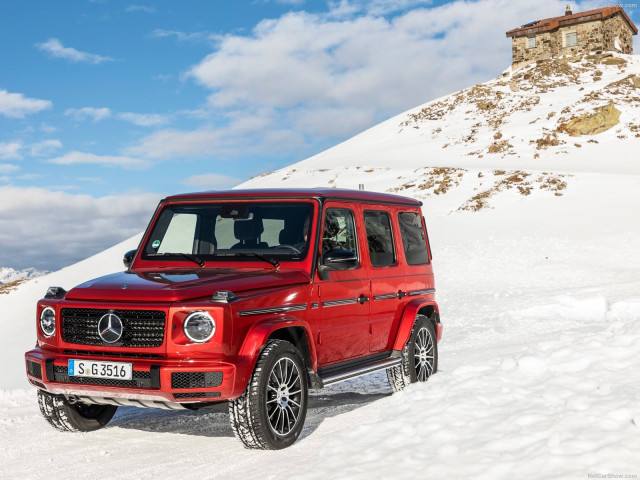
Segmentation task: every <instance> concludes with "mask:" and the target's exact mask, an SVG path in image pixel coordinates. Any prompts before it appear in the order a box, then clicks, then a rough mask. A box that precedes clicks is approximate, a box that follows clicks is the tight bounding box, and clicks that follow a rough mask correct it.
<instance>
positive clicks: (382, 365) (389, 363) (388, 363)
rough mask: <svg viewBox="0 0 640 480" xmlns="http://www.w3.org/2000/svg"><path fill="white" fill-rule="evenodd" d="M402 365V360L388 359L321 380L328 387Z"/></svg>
mask: <svg viewBox="0 0 640 480" xmlns="http://www.w3.org/2000/svg"><path fill="white" fill-rule="evenodd" d="M401 364H402V358H387V359H385V360H380V361H379V362H376V363H372V364H370V365H365V366H363V367H360V368H356V369H354V370H350V371H348V372H342V373H337V374H335V375H330V376H327V377H320V378H322V383H323V384H324V385H325V386H326V385H331V384H332V383H338V382H344V381H345V380H349V379H351V378H355V377H359V376H361V375H366V374H368V373H372V372H377V371H378V370H384V369H386V368H389V367H394V366H396V365H401Z"/></svg>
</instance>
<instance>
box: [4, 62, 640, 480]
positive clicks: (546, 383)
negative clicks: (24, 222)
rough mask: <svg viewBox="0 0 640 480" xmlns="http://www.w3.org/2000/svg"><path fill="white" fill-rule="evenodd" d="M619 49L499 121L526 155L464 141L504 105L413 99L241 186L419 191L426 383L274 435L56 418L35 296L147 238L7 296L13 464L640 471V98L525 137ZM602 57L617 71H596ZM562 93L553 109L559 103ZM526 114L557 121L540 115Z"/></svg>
mask: <svg viewBox="0 0 640 480" xmlns="http://www.w3.org/2000/svg"><path fill="white" fill-rule="evenodd" d="M625 58H626V61H627V62H628V63H627V65H626V66H625V67H624V71H623V68H621V67H620V66H618V65H599V64H598V65H596V66H593V67H588V66H586V65H582V66H580V68H585V69H587V70H585V71H584V72H581V73H580V75H583V76H585V77H588V78H587V79H586V80H584V79H583V80H584V81H583V82H582V83H576V84H570V85H565V86H562V85H560V86H556V87H553V88H550V89H549V90H548V91H546V92H542V93H538V94H536V95H538V96H540V97H541V98H540V100H539V102H538V103H537V104H535V105H534V106H533V107H532V109H531V110H530V111H524V112H523V111H518V112H516V113H514V114H513V115H515V117H513V116H512V117H509V118H507V119H504V120H503V123H501V124H500V125H499V131H501V132H502V133H503V137H501V138H505V137H506V138H510V139H511V141H510V144H511V145H512V147H507V149H509V148H512V149H513V150H514V152H515V153H514V154H509V153H508V152H507V153H505V152H501V153H488V152H484V153H480V154H476V155H475V156H474V155H469V154H468V152H467V150H466V149H467V148H471V149H476V150H482V149H485V148H488V146H490V145H492V144H493V143H494V142H497V141H500V138H498V139H495V137H494V136H495V135H496V129H495V128H494V127H495V122H494V123H491V124H489V121H490V120H492V119H491V118H489V119H484V120H482V119H483V118H484V117H483V115H484V113H482V112H484V110H482V111H476V110H473V109H476V108H477V105H475V104H472V103H473V102H474V101H471V100H469V102H471V103H469V102H467V103H466V104H464V105H463V104H457V105H455V106H454V108H453V109H451V110H448V106H446V109H447V112H449V113H447V114H446V115H444V116H442V117H440V118H437V119H436V120H421V121H420V122H419V123H418V124H417V126H418V127H419V128H410V129H409V130H407V129H401V128H399V125H400V123H401V122H403V121H404V119H406V118H407V114H403V115H400V116H398V117H395V118H394V119H391V120H390V121H388V122H385V123H383V124H381V125H380V126H378V127H374V129H372V130H370V131H368V132H365V133H364V134H362V135H360V136H358V137H355V138H354V139H352V140H350V141H348V142H346V143H345V144H343V145H340V146H337V147H335V148H334V149H332V150H329V151H328V152H325V153H323V154H320V155H319V156H317V157H315V159H313V158H312V159H309V160H306V161H304V162H301V163H299V164H296V165H292V166H291V167H288V168H286V169H283V170H281V171H278V172H275V173H273V174H270V175H265V176H262V177H258V178H256V179H254V180H253V181H251V182H248V185H245V186H248V187H265V186H291V187H294V186H296V187H297V186H310V187H313V186H326V185H334V186H339V187H347V188H357V186H358V184H361V183H364V184H365V187H366V188H367V189H370V190H378V191H398V192H400V193H404V194H407V195H411V196H414V197H416V198H419V199H421V200H423V202H424V207H423V210H424V213H425V216H426V219H427V224H428V227H429V233H430V238H431V245H432V247H433V250H434V255H435V256H434V270H435V273H436V287H437V294H436V295H437V299H438V301H439V303H440V308H441V316H442V321H443V323H444V327H445V328H444V337H443V340H442V342H441V343H440V344H439V349H440V363H439V372H438V374H437V375H435V376H434V377H432V378H431V379H430V380H429V381H428V382H427V383H425V384H417V385H411V386H410V387H409V388H408V389H406V390H405V391H403V392H400V393H397V394H393V395H391V390H390V388H389V387H388V385H387V384H386V379H385V376H384V374H380V373H378V374H374V375H371V376H368V377H361V378H359V379H356V380H352V381H350V382H345V383H343V384H338V385H333V386H331V387H329V388H327V389H324V390H320V391H315V392H312V397H311V404H310V407H311V408H310V413H309V417H308V420H307V424H306V427H305V429H304V431H303V434H302V437H301V439H300V440H299V441H298V442H297V443H296V444H295V445H294V446H293V447H291V448H289V449H286V450H284V451H277V452H256V451H247V450H244V449H243V448H242V447H241V445H240V443H239V442H237V441H236V440H235V439H233V438H232V433H231V429H230V427H229V424H228V419H227V415H226V412H225V411H224V409H221V410H211V411H205V412H204V413H202V412H165V411H160V410H141V409H135V408H121V409H119V411H118V413H117V414H116V417H114V420H113V421H112V423H111V424H110V425H109V426H107V428H105V429H103V430H101V431H98V432H94V433H90V434H62V433H58V432H56V431H54V430H53V429H51V428H50V427H49V426H48V425H46V423H45V421H44V420H43V419H42V418H40V414H39V412H38V408H37V405H36V402H35V391H34V390H33V389H26V387H25V383H26V382H25V380H24V374H23V364H22V357H21V355H22V353H23V352H24V351H25V350H26V349H28V348H29V347H30V346H31V345H32V344H33V340H34V337H35V318H34V308H35V301H36V300H37V298H39V297H40V296H41V295H42V294H43V293H44V290H45V289H46V287H47V286H48V285H60V286H63V287H65V288H67V287H71V286H73V285H74V284H76V283H79V282H80V281H83V280H86V279H87V278H89V277H94V276H97V275H100V274H103V273H107V272H109V271H115V270H118V269H120V268H121V257H122V254H123V253H124V252H125V251H126V250H128V249H130V248H134V247H135V246H136V245H137V240H138V239H135V238H134V239H131V240H129V241H128V242H125V243H124V244H121V245H118V246H116V247H114V248H112V249H110V250H108V251H106V252H103V253H102V254H100V255H97V256H96V257H93V258H91V259H89V260H86V261H85V262H81V263H80V264H77V265H74V266H71V267H68V268H67V269H63V270H61V271H60V272H56V273H53V274H50V275H48V276H45V277H40V278H38V279H35V280H32V281H28V282H26V283H24V284H22V285H20V286H19V287H18V288H17V289H16V290H15V291H13V292H11V293H10V294H8V295H0V312H2V313H1V314H0V315H1V317H0V324H1V325H2V326H3V329H4V332H3V335H2V337H0V338H1V340H0V342H2V343H1V346H2V348H1V349H0V361H2V365H3V368H4V370H3V375H2V377H1V380H0V388H4V389H5V390H3V391H2V392H0V478H44V477H46V478H50V479H63V478H79V479H83V478H87V479H89V478H127V479H138V478H249V477H253V478H291V479H298V478H322V479H325V478H349V479H352V478H353V479H360V478H361V479H365V478H366V479H370V478H371V479H377V478H380V479H382V478H401V479H404V478H486V479H495V478H518V479H529V478H532V479H533V478H541V479H548V478H557V479H570V478H576V479H582V478H585V479H586V478H589V475H594V476H592V477H590V478H598V477H597V475H601V476H602V477H600V478H607V475H621V477H618V478H624V477H623V476H624V475H628V476H629V477H626V478H632V477H630V476H631V475H636V476H638V475H640V459H639V457H638V455H637V452H638V451H640V388H639V385H640V355H638V352H639V351H640V248H638V247H639V246H640V214H639V213H638V211H639V210H640V201H639V200H638V198H639V197H638V192H639V191H640V167H638V165H639V164H638V162H637V161H636V156H631V155H632V153H633V152H634V150H635V151H637V148H638V146H639V144H638V139H637V138H636V137H635V133H634V128H635V127H633V125H635V123H634V122H638V123H640V121H638V119H640V114H639V112H638V109H637V106H635V105H632V104H627V103H624V102H623V103H622V104H621V105H620V106H619V108H620V110H621V111H622V115H621V117H620V121H621V123H620V124H619V125H618V126H616V127H614V128H613V129H611V130H608V131H606V132H604V133H600V134H598V135H595V136H593V137H569V136H568V135H566V134H565V133H561V132H560V133H557V138H558V139H559V141H563V142H565V143H564V144H562V143H559V144H558V145H551V146H549V147H548V148H547V149H540V150H537V148H536V146H534V144H530V143H529V142H528V140H527V141H525V140H523V141H520V139H521V138H522V139H524V138H525V137H526V135H530V136H532V137H534V138H538V137H539V136H540V135H542V134H543V131H542V130H540V131H536V130H535V129H536V128H538V126H539V124H541V123H544V122H549V123H547V124H545V125H546V126H544V127H540V128H547V129H548V130H549V131H551V130H552V129H553V125H552V124H551V122H552V120H553V121H555V120H554V117H555V118H556V120H557V116H560V111H561V110H563V109H564V108H565V106H567V105H574V106H575V107H572V108H576V109H580V108H585V109H587V107H588V105H587V104H586V103H585V102H582V103H580V102H579V100H580V99H582V98H583V96H584V95H586V94H588V93H589V91H591V90H590V89H592V87H593V88H596V87H598V85H597V82H599V81H602V82H603V83H607V84H609V83H612V82H614V81H616V80H618V79H620V80H621V79H624V78H626V77H627V76H628V75H629V74H632V73H636V72H637V73H640V65H638V61H637V59H636V58H635V57H625ZM588 68H592V70H595V69H598V70H600V71H601V73H602V75H599V76H601V77H602V79H603V80H597V81H595V83H594V81H593V79H591V80H589V81H587V80H588V79H589V78H591V77H590V75H591V74H590V73H589V70H588ZM569 73H571V72H569ZM535 74H536V72H535V71H534V72H532V75H533V76H535ZM562 75H564V76H566V75H565V74H562ZM562 75H560V76H559V77H558V78H564V77H563V76H562ZM530 78H531V77H530ZM545 78H546V77H545ZM549 78H551V79H553V78H556V77H554V76H553V75H551V76H550V77H549ZM523 81H524V80H521V81H520V82H523ZM501 82H506V84H507V85H508V84H509V82H511V77H504V78H499V79H498V80H495V81H493V82H490V83H489V84H488V85H490V87H491V89H493V88H496V89H502V90H504V94H503V97H502V98H501V99H500V101H501V102H506V103H505V104H508V103H509V102H514V101H516V100H517V99H520V100H521V97H522V95H524V93H522V92H523V91H524V92H526V90H525V86H526V85H525V84H521V85H520V87H519V91H512V89H511V88H509V87H507V88H506V89H505V88H504V86H502V85H498V84H499V83H501ZM594 85H595V87H594ZM581 88H582V90H580V89H581ZM563 89H564V90H563ZM502 90H501V91H502ZM559 90H560V91H559ZM600 90H603V91H604V90H606V89H604V88H602V85H601V86H600ZM509 92H511V93H509ZM532 94H533V93H532ZM487 95H489V94H487ZM510 95H513V98H511V97H510ZM550 96H551V97H550ZM454 98H455V95H452V96H451V97H448V98H446V99H444V100H442V99H441V100H439V102H445V103H444V105H447V104H446V102H449V101H452V100H451V99H454ZM520 100H518V101H520ZM554 102H556V103H554ZM558 102H563V103H561V104H559V103H558ZM598 102H599V101H598ZM596 103H597V102H596ZM435 104H438V102H434V103H433V104H431V105H435ZM540 105H544V108H543V107H542V106H540ZM598 105H599V104H598ZM616 105H618V104H616ZM428 107H429V106H426V107H425V106H421V107H418V108H417V109H415V110H414V111H413V113H415V112H420V111H422V110H423V108H428ZM469 111H473V113H466V112H469ZM551 111H557V112H558V113H557V115H556V116H551V117H550V118H549V119H548V118H547V117H549V114H550V112H551ZM409 113H412V112H409ZM578 113H580V112H576V114H578ZM474 115H475V116H476V117H477V119H476V123H482V125H480V126H478V127H477V128H476V129H477V130H478V133H476V134H475V140H474V142H471V143H473V144H474V145H471V144H468V143H466V142H464V141H462V140H461V143H460V144H459V145H457V146H456V148H457V150H456V149H455V148H452V149H450V148H449V147H450V146H451V145H449V146H447V147H446V148H442V145H444V144H445V143H447V141H448V142H449V143H454V142H455V141H457V140H456V138H458V136H462V134H461V133H460V132H462V130H463V129H464V128H467V127H466V126H464V121H465V120H464V119H465V116H467V117H472V116H474ZM531 115H533V116H534V117H535V118H540V119H543V120H539V121H537V122H534V123H533V124H531V123H530V122H532V121H533V120H534V119H535V118H534V117H531ZM563 115H569V114H568V113H565V114H563ZM636 117H638V119H636ZM456 124H457V125H461V126H460V127H458V130H456ZM527 125H533V126H529V127H527ZM630 125H631V126H630ZM437 128H441V129H442V130H441V132H438V133H437V134H436V133H430V134H428V135H422V134H420V133H416V132H420V131H421V130H422V131H423V132H426V131H428V132H433V131H434V130H437ZM527 128H528V129H529V130H527ZM616 129H621V131H620V132H616ZM506 132H513V133H506ZM518 132H519V133H518ZM527 132H528V133H527ZM434 135H435V137H436V138H433V137H434ZM518 135H520V136H518ZM621 136H624V137H625V138H618V137H621ZM441 137H442V138H441ZM445 137H446V138H445ZM511 137H515V138H511ZM589 139H595V140H597V141H598V143H592V142H588V140H589ZM376 142H377V143H376ZM438 142H439V143H438ZM576 143H579V144H580V145H581V146H580V147H576V146H575V144H576ZM529 149H531V150H529ZM565 150H566V153H564V152H565ZM555 152H560V153H555ZM536 153H538V154H539V155H538V157H537V158H534V157H533V155H535V154H536ZM480 155H482V156H480ZM538 160H539V161H540V164H538V163H537V161H538ZM434 167H447V169H442V168H438V169H435V170H434ZM454 168H455V170H454ZM35 439H37V448H36V449H35V450H34V447H33V444H34V442H36V440H35ZM608 478H614V477H608ZM636 478H637V477H636Z"/></svg>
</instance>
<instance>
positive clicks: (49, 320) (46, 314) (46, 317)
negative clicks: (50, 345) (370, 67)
mask: <svg viewBox="0 0 640 480" xmlns="http://www.w3.org/2000/svg"><path fill="white" fill-rule="evenodd" d="M40 330H42V334H43V335H44V336H45V337H47V338H48V337H51V336H53V334H54V333H56V311H55V310H54V309H53V308H51V307H45V308H43V309H42V312H40Z"/></svg>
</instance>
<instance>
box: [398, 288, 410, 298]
mask: <svg viewBox="0 0 640 480" xmlns="http://www.w3.org/2000/svg"><path fill="white" fill-rule="evenodd" d="M406 296H407V292H403V291H402V290H398V293H396V297H398V298H404V297H406Z"/></svg>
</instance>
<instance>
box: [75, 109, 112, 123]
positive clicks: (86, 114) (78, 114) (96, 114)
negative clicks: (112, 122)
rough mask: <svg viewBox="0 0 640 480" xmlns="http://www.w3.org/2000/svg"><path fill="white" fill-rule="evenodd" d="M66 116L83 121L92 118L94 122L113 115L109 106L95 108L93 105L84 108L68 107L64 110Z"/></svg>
mask: <svg viewBox="0 0 640 480" xmlns="http://www.w3.org/2000/svg"><path fill="white" fill-rule="evenodd" d="M64 114H65V116H67V117H72V118H73V119H74V120H76V121H78V122H81V121H84V120H92V121H94V122H99V121H100V120H104V119H105V118H109V117H110V116H111V110H109V109H108V108H106V107H104V108H93V107H82V108H67V109H66V110H65V111H64Z"/></svg>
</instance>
